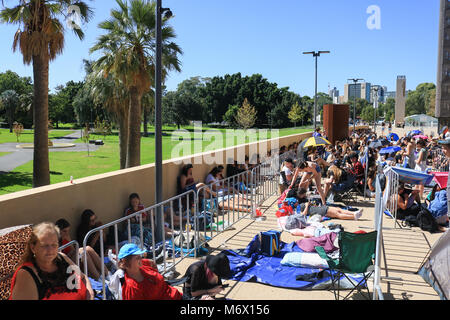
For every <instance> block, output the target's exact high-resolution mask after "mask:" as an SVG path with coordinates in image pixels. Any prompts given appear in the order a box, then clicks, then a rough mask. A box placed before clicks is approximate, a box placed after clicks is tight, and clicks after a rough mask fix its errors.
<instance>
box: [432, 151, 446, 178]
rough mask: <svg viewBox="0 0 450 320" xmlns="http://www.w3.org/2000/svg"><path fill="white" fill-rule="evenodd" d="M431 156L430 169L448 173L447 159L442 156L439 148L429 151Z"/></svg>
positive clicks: (442, 153)
mask: <svg viewBox="0 0 450 320" xmlns="http://www.w3.org/2000/svg"><path fill="white" fill-rule="evenodd" d="M430 154H431V167H432V168H433V170H434V171H436V172H448V171H449V159H448V158H447V156H446V155H445V154H444V152H443V151H442V149H441V148H439V149H434V150H430Z"/></svg>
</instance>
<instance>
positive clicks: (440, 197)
mask: <svg viewBox="0 0 450 320" xmlns="http://www.w3.org/2000/svg"><path fill="white" fill-rule="evenodd" d="M428 210H430V212H431V214H432V215H433V217H435V218H438V217H441V216H443V215H446V214H447V190H441V191H438V192H436V193H435V197H434V200H433V201H431V202H430V204H429V206H428Z"/></svg>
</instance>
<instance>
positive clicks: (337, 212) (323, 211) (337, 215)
mask: <svg viewBox="0 0 450 320" xmlns="http://www.w3.org/2000/svg"><path fill="white" fill-rule="evenodd" d="M298 197H299V198H304V197H306V193H304V194H303V193H299V194H298ZM300 211H301V214H302V215H303V216H307V215H309V216H313V215H315V214H318V215H320V216H322V218H323V217H329V218H332V219H340V220H359V218H361V215H362V213H363V209H359V210H358V211H349V210H344V209H341V208H339V207H331V206H324V205H322V206H314V205H312V204H311V201H308V202H306V203H301V204H300Z"/></svg>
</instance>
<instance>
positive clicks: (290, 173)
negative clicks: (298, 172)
mask: <svg viewBox="0 0 450 320" xmlns="http://www.w3.org/2000/svg"><path fill="white" fill-rule="evenodd" d="M281 171H283V172H284V174H285V175H286V178H287V176H292V174H293V173H292V171H291V169H289V168H288V167H283V169H281ZM286 180H287V179H286ZM287 182H288V183H290V182H291V181H290V180H288V181H287ZM283 183H284V181H283V177H282V176H281V175H280V184H283Z"/></svg>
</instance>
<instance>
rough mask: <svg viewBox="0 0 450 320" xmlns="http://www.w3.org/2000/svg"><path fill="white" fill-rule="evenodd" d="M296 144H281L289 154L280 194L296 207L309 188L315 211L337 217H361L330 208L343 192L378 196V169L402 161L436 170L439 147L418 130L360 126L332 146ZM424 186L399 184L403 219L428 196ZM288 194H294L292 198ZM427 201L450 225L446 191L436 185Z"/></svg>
mask: <svg viewBox="0 0 450 320" xmlns="http://www.w3.org/2000/svg"><path fill="white" fill-rule="evenodd" d="M315 136H319V137H320V136H322V134H321V131H320V128H318V130H316V132H315ZM325 138H326V137H325ZM441 138H443V137H441ZM298 146H299V144H291V145H289V146H288V147H286V146H282V147H281V148H280V154H284V153H287V154H288V157H287V158H285V160H284V162H283V164H282V166H281V171H280V182H279V187H280V188H279V192H280V199H288V200H290V203H291V207H292V209H293V210H294V211H295V209H296V206H298V203H296V202H295V201H296V200H298V201H300V202H301V201H302V199H300V196H299V194H303V193H304V192H303V191H305V190H306V191H307V193H308V198H309V201H308V203H307V204H308V205H309V207H311V206H312V207H313V208H314V207H318V208H314V209H313V214H319V215H322V216H327V217H331V218H337V219H352V217H353V218H354V219H358V218H359V217H360V212H359V211H354V212H346V214H342V212H341V214H340V215H337V214H335V213H334V212H333V211H334V210H337V209H332V210H331V211H330V205H331V206H333V203H334V202H335V201H336V200H337V199H338V198H340V196H341V195H343V194H346V193H348V192H354V193H356V194H357V195H359V196H365V197H368V198H373V197H375V191H376V190H375V181H376V177H377V173H378V172H382V169H383V168H384V167H386V166H399V167H402V168H408V169H413V170H415V171H419V172H422V173H428V172H430V171H432V169H431V167H434V166H433V164H434V162H435V159H434V156H433V155H434V154H435V152H434V151H436V150H439V149H440V146H439V145H438V138H437V139H433V138H432V137H426V136H424V135H419V134H417V133H416V134H415V135H413V134H411V133H409V134H405V135H404V136H403V137H398V135H397V136H396V137H395V136H393V135H392V134H391V135H388V136H377V134H375V133H374V132H372V131H371V130H370V129H367V130H358V131H356V132H355V133H353V134H352V135H351V136H350V137H348V138H346V139H345V140H343V141H338V142H336V143H335V144H334V145H332V144H326V145H321V146H317V147H310V148H307V149H306V150H305V149H303V148H297V147H298ZM388 147H390V148H388ZM296 148H297V149H296ZM386 152H387V153H386ZM322 179H323V180H322ZM380 180H381V184H382V188H383V191H384V187H385V185H386V177H385V176H384V175H380ZM424 189H425V186H424V185H417V186H416V187H415V188H414V189H412V187H410V186H407V188H405V185H404V184H401V185H400V186H399V192H398V200H397V202H396V203H397V210H398V216H397V217H398V218H399V219H403V218H404V217H406V216H408V215H417V213H418V211H419V210H420V205H421V202H423V200H424V197H425V196H426V195H425V194H424ZM289 196H291V197H292V198H294V199H289ZM336 196H337V197H336ZM426 204H427V207H428V210H430V211H431V213H432V214H433V216H434V217H435V218H436V220H437V222H438V224H440V226H441V227H440V228H439V229H440V230H444V226H447V227H448V223H449V218H448V215H447V201H446V192H445V190H442V189H441V188H440V187H439V185H437V184H436V185H435V186H434V187H433V190H432V191H431V192H430V193H429V194H428V195H427V196H426ZM308 205H307V206H308ZM279 206H281V202H280V201H279ZM340 210H342V208H341V209H340ZM297 211H299V212H301V213H302V214H304V211H305V208H304V207H303V206H302V207H301V208H300V209H298V210H297ZM306 211H307V212H308V213H309V212H310V211H311V209H310V208H307V210H306ZM351 213H353V215H352V214H351Z"/></svg>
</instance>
